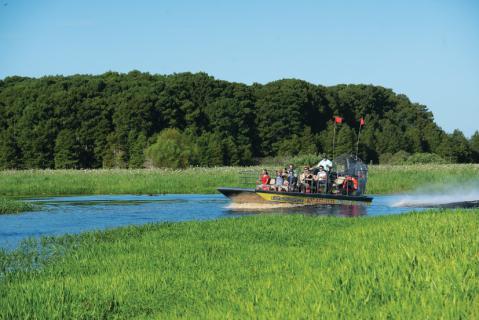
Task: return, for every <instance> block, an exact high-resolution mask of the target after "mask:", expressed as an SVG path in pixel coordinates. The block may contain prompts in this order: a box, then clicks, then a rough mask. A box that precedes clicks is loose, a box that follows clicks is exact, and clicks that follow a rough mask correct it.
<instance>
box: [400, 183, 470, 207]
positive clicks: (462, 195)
mask: <svg viewBox="0 0 479 320" xmlns="http://www.w3.org/2000/svg"><path fill="white" fill-rule="evenodd" d="M476 200H479V180H478V181H466V182H463V183H460V182H452V183H447V184H441V185H431V186H427V187H422V188H419V189H418V190H416V192H414V193H413V194H408V195H405V196H404V197H402V198H401V199H399V200H398V201H395V202H394V203H392V204H391V206H393V207H427V206H440V205H445V204H449V203H456V202H465V201H476Z"/></svg>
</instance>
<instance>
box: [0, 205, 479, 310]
mask: <svg viewBox="0 0 479 320" xmlns="http://www.w3.org/2000/svg"><path fill="white" fill-rule="evenodd" d="M478 229H479V210H477V209H476V210H434V211H432V210H431V211H427V212H421V213H409V214H404V215H399V216H387V217H372V218H369V219H338V218H335V217H314V218H313V217H309V216H305V215H259V216H247V217H243V218H241V219H220V220H215V221H203V222H184V223H160V224H147V225H143V226H129V227H123V228H116V229H113V230H105V231H97V232H87V233H83V234H79V235H73V236H72V235H70V236H63V237H50V238H43V239H42V240H38V241H39V242H35V241H31V242H30V243H24V245H23V246H21V247H20V248H19V249H17V250H16V251H14V252H12V253H7V252H2V251H0V267H1V269H0V283H1V285H0V296H1V297H2V299H0V318H6V319H9V318H22V319H29V318H74V319H79V318H134V317H139V318H159V319H166V318H168V319H170V318H208V319H215V318H268V319H273V318H283V317H285V318H293V319H295V318H305V317H306V318H325V319H339V318H341V319H344V318H392V319H397V318H404V319H424V318H448V319H477V318H479V309H478V308H477V306H478V302H479V278H478V277H477V272H476V269H477V265H478V264H479V256H478V255H477V252H479V234H478V233H477V230H478ZM39 244H41V245H40V247H39ZM39 248H40V249H39ZM41 252H46V253H48V255H49V257H50V258H49V259H47V260H44V259H42V256H41V255H42V253H41ZM39 262H40V265H39V264H38V263H39ZM32 265H33V267H32Z"/></svg>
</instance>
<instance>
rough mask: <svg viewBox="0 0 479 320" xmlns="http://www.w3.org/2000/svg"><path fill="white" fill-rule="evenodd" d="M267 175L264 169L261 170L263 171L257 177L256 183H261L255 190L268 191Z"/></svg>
mask: <svg viewBox="0 0 479 320" xmlns="http://www.w3.org/2000/svg"><path fill="white" fill-rule="evenodd" d="M269 180H270V178H269V174H268V170H266V169H263V171H262V172H261V175H260V176H259V181H258V182H261V184H260V185H258V186H256V189H263V190H269V185H268V183H269Z"/></svg>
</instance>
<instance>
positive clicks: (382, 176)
mask: <svg viewBox="0 0 479 320" xmlns="http://www.w3.org/2000/svg"><path fill="white" fill-rule="evenodd" d="M267 168H268V169H271V170H274V169H275V168H280V166H272V165H270V166H268V167H267ZM260 170H261V167H259V166H257V167H216V168H202V167H197V168H189V169H184V170H172V169H99V170H18V171H17V170H4V171H0V181H2V183H1V184H0V197H33V196H34V197H37V196H60V195H84V194H85V195H86V194H174V193H190V194H191V193H215V192H216V188H218V187H220V186H225V187H234V186H239V187H249V188H252V187H254V184H255V181H256V179H257V178H256V177H257V176H258V175H259V173H260ZM244 171H246V172H247V174H246V175H245V176H243V178H242V176H241V174H240V172H244ZM478 176H479V164H427V165H400V166H394V165H372V166H370V167H369V181H368V190H367V193H368V194H389V193H403V192H408V191H414V190H416V189H418V188H431V187H435V186H441V185H442V186H446V185H453V184H455V183H460V184H462V185H464V184H465V183H467V182H469V181H473V180H474V179H476V180H477V178H476V177H478ZM244 177H246V178H247V179H246V180H245V179H244ZM245 182H247V183H245Z"/></svg>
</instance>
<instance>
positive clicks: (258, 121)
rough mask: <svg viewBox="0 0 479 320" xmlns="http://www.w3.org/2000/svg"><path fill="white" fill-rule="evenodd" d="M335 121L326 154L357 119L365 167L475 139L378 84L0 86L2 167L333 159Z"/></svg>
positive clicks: (172, 79) (349, 140)
mask: <svg viewBox="0 0 479 320" xmlns="http://www.w3.org/2000/svg"><path fill="white" fill-rule="evenodd" d="M334 116H340V117H343V118H344V122H343V123H342V124H340V125H338V126H337V130H336V141H337V142H336V146H337V147H336V154H339V153H343V152H353V150H355V144H356V139H357V132H358V128H359V119H360V117H364V119H365V122H366V124H365V126H364V127H363V128H362V131H361V141H360V145H359V156H360V157H362V158H363V159H365V160H366V161H368V162H370V161H372V162H374V163H378V162H379V160H380V159H381V158H383V159H389V158H391V157H393V156H394V155H395V154H398V152H399V153H400V154H401V152H402V153H403V154H404V153H408V154H415V153H434V154H437V155H439V156H440V157H441V158H443V159H445V160H446V161H450V162H478V161H479V133H478V132H476V133H475V134H474V135H473V136H472V137H471V138H470V139H469V140H468V139H467V138H466V137H465V136H464V134H463V133H462V132H461V131H459V130H455V131H454V132H453V133H451V134H448V133H445V132H444V131H443V130H442V129H441V128H440V127H438V126H437V125H436V124H435V123H434V118H433V115H432V113H431V112H430V111H428V109H427V107H426V106H424V105H421V104H417V103H412V102H411V101H410V100H409V99H408V98H407V97H406V96H405V95H401V94H395V93H394V92H393V91H392V90H390V89H386V88H383V87H380V86H373V85H337V86H332V87H324V86H321V85H314V84H311V83H308V82H305V81H301V80H296V79H285V80H279V81H274V82H271V83H268V84H264V85H263V84H257V83H255V84H253V85H250V86H248V85H245V84H241V83H232V82H227V81H221V80H216V79H214V78H213V77H211V76H209V75H207V74H205V73H197V74H191V73H181V74H173V75H151V74H149V73H141V72H139V71H132V72H129V73H128V74H120V73H115V72H108V73H105V74H102V75H98V76H93V75H74V76H67V77H65V76H48V77H42V78H39V79H35V78H25V77H7V78H5V79H4V80H0V168H18V169H22V168H100V167H132V168H135V167H143V166H144V165H145V164H147V165H148V161H150V163H151V160H154V159H155V157H156V158H158V157H160V158H161V156H162V155H165V154H169V153H170V154H178V155H179V156H178V161H180V162H181V161H183V160H185V161H186V164H187V165H201V166H213V165H247V164H251V163H254V162H255V161H257V160H258V159H260V158H262V157H273V156H276V155H297V154H311V153H313V154H314V153H326V154H329V155H331V153H332V135H333V127H334V123H333V121H332V119H333V117H334ZM165 129H168V130H165ZM160 132H161V134H159V133H160ZM165 139H166V140H165ZM172 150H173V151H172ZM149 158H151V159H149ZM181 165H184V163H183V162H182V163H181Z"/></svg>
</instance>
